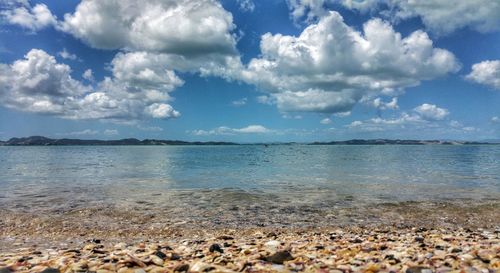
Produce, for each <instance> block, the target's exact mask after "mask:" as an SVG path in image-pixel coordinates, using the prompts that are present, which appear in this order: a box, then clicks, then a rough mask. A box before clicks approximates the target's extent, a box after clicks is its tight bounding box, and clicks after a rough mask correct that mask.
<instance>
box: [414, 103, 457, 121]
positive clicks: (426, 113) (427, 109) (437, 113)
mask: <svg viewBox="0 0 500 273" xmlns="http://www.w3.org/2000/svg"><path fill="white" fill-rule="evenodd" d="M414 111H415V112H417V113H418V114H419V115H420V116H421V117H422V118H424V119H427V120H442V119H444V118H445V117H446V116H448V115H449V114H450V112H449V111H448V110H447V109H444V108H439V107H437V106H436V105H434V104H428V103H424V104H422V105H420V106H417V107H416V108H415V109H414Z"/></svg>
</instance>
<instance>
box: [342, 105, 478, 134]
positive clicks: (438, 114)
mask: <svg viewBox="0 0 500 273" xmlns="http://www.w3.org/2000/svg"><path fill="white" fill-rule="evenodd" d="M448 115H449V111H448V110H447V109H444V108H439V107H437V106H436V105H433V104H428V103H424V104H422V105H420V106H417V107H415V108H414V109H413V112H411V113H407V112H402V113H401V114H400V115H399V116H397V117H393V118H381V117H376V118H372V119H368V120H365V121H360V120H356V121H353V122H351V123H350V124H348V125H347V126H345V127H346V128H348V129H350V130H355V131H360V132H383V131H387V130H406V131H408V130H410V129H415V130H418V129H426V130H427V129H436V130H439V128H442V129H443V130H444V129H447V130H454V131H461V132H464V131H471V128H473V127H467V126H464V125H463V124H462V123H460V122H458V121H456V120H452V121H450V122H447V123H445V122H444V121H443V120H444V119H445V117H447V116H448ZM474 130H475V128H474Z"/></svg>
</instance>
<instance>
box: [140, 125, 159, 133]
mask: <svg viewBox="0 0 500 273" xmlns="http://www.w3.org/2000/svg"><path fill="white" fill-rule="evenodd" d="M137 129H139V130H142V131H148V132H162V131H163V128H161V127H158V126H142V125H140V124H139V125H138V126H137Z"/></svg>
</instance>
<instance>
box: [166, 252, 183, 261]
mask: <svg viewBox="0 0 500 273" xmlns="http://www.w3.org/2000/svg"><path fill="white" fill-rule="evenodd" d="M168 258H169V259H170V260H172V261H175V260H180V259H181V258H182V257H181V256H180V255H179V254H177V253H171V254H170V255H169V256H168Z"/></svg>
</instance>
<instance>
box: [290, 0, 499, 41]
mask: <svg viewBox="0 0 500 273" xmlns="http://www.w3.org/2000/svg"><path fill="white" fill-rule="evenodd" d="M335 5H341V6H343V7H344V8H348V9H352V10H357V11H360V12H362V13H366V12H371V13H375V12H378V13H379V14H380V15H381V16H385V17H386V18H389V19H390V20H392V21H393V22H398V21H400V20H405V19H409V18H414V17H419V18H420V19H421V20H422V23H423V24H424V25H425V26H426V28H427V29H428V30H430V31H432V32H434V33H436V34H448V33H451V32H453V31H455V30H457V29H461V28H464V27H469V28H471V29H474V30H477V31H480V32H488V31H495V30H499V29H500V16H498V14H500V2H499V1H490V0H455V1H446V0H438V1H436V0H419V1H412V0H289V1H288V6H289V8H290V12H291V16H292V18H293V19H294V20H295V21H296V22H298V21H301V20H306V21H313V20H315V19H317V18H320V17H322V16H325V15H326V14H327V10H328V8H329V7H330V8H332V6H335Z"/></svg>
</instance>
